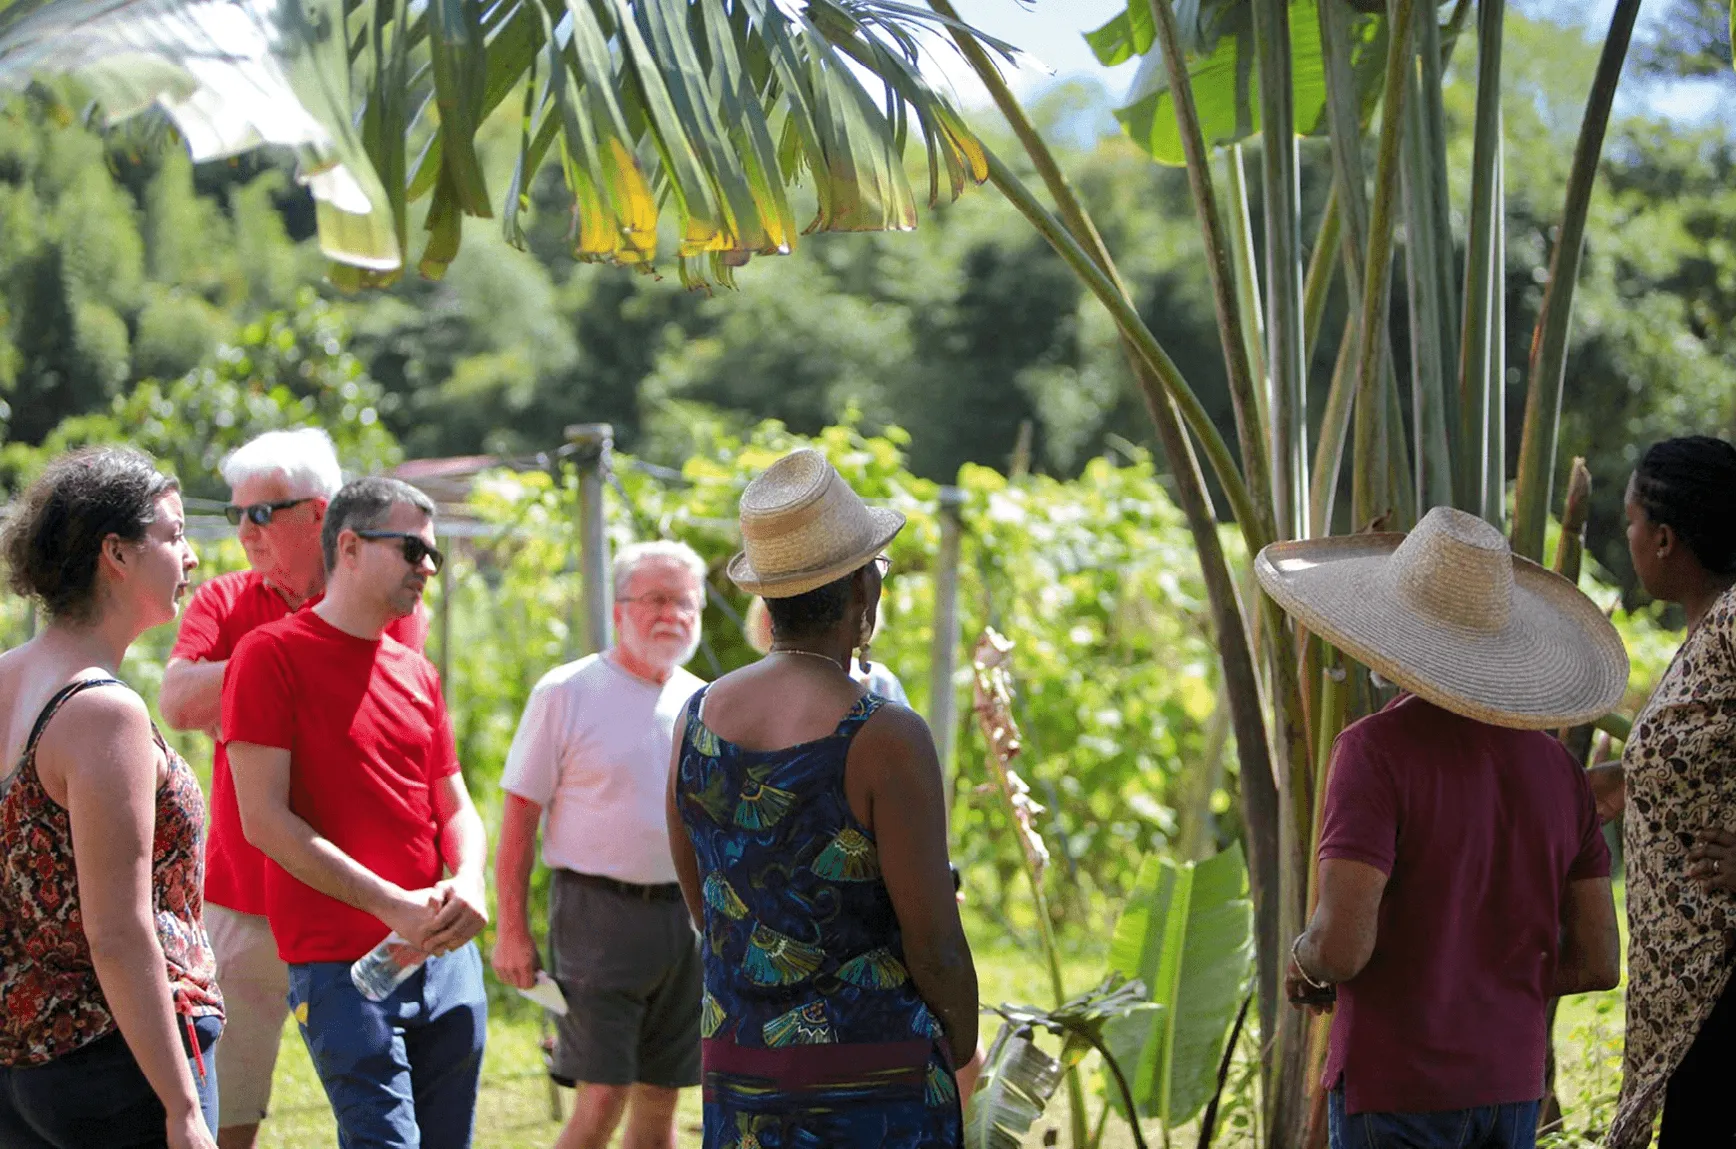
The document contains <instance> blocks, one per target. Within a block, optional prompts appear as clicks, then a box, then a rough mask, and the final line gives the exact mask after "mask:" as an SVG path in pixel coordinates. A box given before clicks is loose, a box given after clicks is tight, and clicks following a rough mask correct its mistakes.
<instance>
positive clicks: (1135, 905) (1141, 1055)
mask: <svg viewBox="0 0 1736 1149" xmlns="http://www.w3.org/2000/svg"><path fill="white" fill-rule="evenodd" d="M1109 964H1110V966H1111V968H1113V969H1114V970H1115V972H1116V973H1118V974H1120V975H1121V976H1123V977H1126V978H1130V979H1138V981H1140V982H1141V983H1143V985H1144V986H1146V987H1148V989H1147V993H1146V995H1145V1000H1146V1001H1147V1002H1148V1003H1150V1005H1151V1008H1150V1009H1149V1010H1147V1011H1144V1012H1141V1013H1133V1014H1129V1015H1128V1016H1126V1017H1124V1018H1121V1019H1118V1020H1117V1021H1115V1022H1113V1023H1112V1024H1111V1025H1110V1027H1109V1030H1108V1033H1107V1035H1106V1036H1107V1040H1108V1043H1109V1046H1110V1048H1111V1050H1112V1051H1113V1052H1114V1053H1115V1055H1116V1059H1117V1060H1118V1061H1119V1062H1120V1063H1121V1065H1122V1067H1123V1069H1124V1071H1125V1072H1126V1074H1127V1076H1128V1079H1129V1081H1130V1083H1131V1086H1132V1090H1133V1097H1134V1103H1135V1105H1136V1106H1137V1109H1138V1112H1139V1114H1140V1115H1141V1116H1144V1117H1156V1118H1158V1119H1160V1120H1161V1121H1162V1123H1163V1126H1164V1128H1165V1129H1172V1128H1174V1127H1176V1126H1178V1125H1182V1124H1185V1123H1186V1122H1188V1121H1191V1120H1193V1118H1194V1117H1195V1116H1197V1115H1198V1114H1199V1112H1200V1110H1201V1109H1203V1108H1204V1107H1205V1105H1206V1102H1207V1101H1209V1100H1210V1099H1211V1096H1212V1094H1213V1093H1214V1092H1215V1091H1216V1089H1217V1067H1218V1061H1219V1059H1220V1058H1221V1057H1222V1056H1223V1052H1224V1044H1225V1041H1226V1040H1227V1038H1228V1034H1229V1030H1230V1027H1231V1026H1232V1025H1233V1024H1234V1023H1235V1019H1236V1012H1237V1010H1238V1009H1239V1008H1240V1006H1241V1004H1242V1000H1243V998H1244V997H1245V995H1246V994H1247V993H1248V983H1249V980H1250V978H1251V977H1252V974H1253V965H1254V906H1253V903H1252V902H1250V901H1249V900H1248V871H1247V865H1246V863H1245V862H1244V861H1243V860H1242V850H1241V847H1240V845H1233V846H1231V847H1230V848H1229V849H1228V850H1225V851H1224V852H1223V853H1221V854H1218V855H1217V856H1215V857H1213V858H1209V859H1207V860H1206V861H1203V862H1199V863H1197V864H1196V863H1192V862H1182V863H1180V864H1179V865H1178V864H1177V863H1175V862H1172V861H1171V860H1169V859H1168V858H1164V857H1160V856H1157V855H1153V856H1151V857H1148V858H1146V859H1145V863H1144V865H1142V866H1141V867H1140V872H1139V879H1138V881H1137V882H1136V883H1135V885H1134V887H1133V889H1132V891H1131V892H1130V893H1129V894H1128V897H1127V901H1126V903H1125V904H1124V905H1123V907H1122V910H1121V921H1120V924H1118V925H1117V926H1116V928H1115V940H1114V942H1113V943H1112V944H1111V946H1110V951H1109Z"/></svg>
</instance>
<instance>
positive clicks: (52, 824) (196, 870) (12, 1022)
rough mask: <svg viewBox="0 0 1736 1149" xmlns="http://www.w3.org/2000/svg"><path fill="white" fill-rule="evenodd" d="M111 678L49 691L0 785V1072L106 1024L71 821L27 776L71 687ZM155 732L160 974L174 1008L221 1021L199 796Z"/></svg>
mask: <svg viewBox="0 0 1736 1149" xmlns="http://www.w3.org/2000/svg"><path fill="white" fill-rule="evenodd" d="M113 682H114V680H113V679H84V680H82V681H81V682H78V683H75V684H74V685H73V686H70V687H68V688H67V689H65V690H63V691H61V692H60V693H59V694H57V695H55V697H54V698H53V699H52V700H51V701H50V702H49V704H48V706H47V708H45V709H44V711H43V714H42V716H41V717H40V718H39V719H38V720H37V723H36V728H35V729H34V730H33V731H31V734H30V741H29V743H28V744H27V745H26V746H25V749H24V757H23V759H22V761H21V763H20V764H19V766H18V769H17V771H16V773H14V774H13V776H12V777H11V778H10V779H8V780H7V781H6V782H5V783H4V787H3V790H0V1066H7V1067H18V1066H26V1065H41V1064H43V1063H45V1062H48V1061H53V1060H54V1059H56V1058H59V1057H64V1056H66V1055H67V1054H69V1053H72V1052H74V1051H76V1050H78V1049H80V1048H82V1047H83V1046H85V1045H88V1044H90V1043H91V1042H93V1041H95V1040H96V1039H97V1038H99V1037H103V1036H105V1035H107V1034H109V1033H112V1032H113V1031H114V1029H115V1019H114V1015H113V1014H111V1013H110V1012H109V1008H108V999H107V998H105V997H104V996H103V991H102V986H101V985H100V984H99V983H98V981H97V976H96V966H95V964H94V963H93V962H92V961H91V956H90V943H89V942H88V941H86V940H85V936H84V918H83V915H82V914H81V913H80V910H79V897H78V873H77V870H76V868H75V867H74V864H73V857H72V821H71V819H70V817H69V816H68V815H67V812H66V807H64V806H62V805H61V804H60V803H58V802H56V801H55V800H54V799H53V798H52V797H50V796H49V793H48V791H47V790H46V789H45V788H44V787H43V785H42V778H41V776H40V775H38V774H37V772H36V741H37V739H38V738H39V737H40V736H41V734H42V731H43V729H44V728H45V727H46V726H47V725H48V722H49V719H51V718H53V716H54V714H55V712H56V711H57V710H58V709H59V708H60V707H61V706H62V705H64V704H65V702H66V701H67V699H69V698H71V697H72V696H73V695H74V694H76V693H77V692H78V691H79V690H82V689H85V688H88V687H93V686H105V685H109V684H110V683H113ZM153 734H155V730H154V728H153ZM156 737H157V747H158V749H160V750H161V751H162V752H163V754H164V756H165V757H166V758H167V760H168V771H167V775H166V777H165V778H164V780H163V783H162V785H160V786H158V787H157V801H156V826H155V833H154V840H153V842H152V849H151V903H152V905H151V908H152V911H153V915H154V917H155V918H156V925H157V940H158V941H159V942H161V943H162V947H163V958H164V963H165V965H164V970H163V973H164V976H165V977H166V978H167V979H168V982H169V989H170V991H171V993H172V994H173V995H174V999H175V1009H176V1011H177V1012H178V1013H180V1014H182V1015H184V1016H185V1017H187V1018H189V1019H190V1018H194V1017H219V1018H220V1017H222V1016H223V995H222V993H221V992H220V991H219V990H218V988H217V967H216V961H215V959H214V958H213V957H212V954H211V943H210V941H209V940H208V939H207V938H206V936H205V925H204V917H203V908H204V895H203V893H202V890H203V887H204V876H205V850H204V832H205V796H204V795H203V794H202V793H200V791H199V780H198V779H197V778H195V777H194V776H193V771H192V770H191V769H190V768H189V767H188V766H187V763H186V762H185V761H183V760H182V758H181V756H180V755H179V754H176V753H175V752H174V750H172V749H171V748H170V747H169V745H168V744H167V743H165V742H164V741H163V740H162V736H161V735H157V736H156Z"/></svg>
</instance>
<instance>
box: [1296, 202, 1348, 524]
mask: <svg viewBox="0 0 1736 1149" xmlns="http://www.w3.org/2000/svg"><path fill="white" fill-rule="evenodd" d="M1339 198H1340V197H1339V194H1338V181H1337V180H1333V181H1332V187H1331V189H1330V190H1329V191H1328V192H1327V193H1326V207H1325V208H1324V209H1323V210H1322V211H1321V213H1320V230H1319V231H1318V232H1316V233H1315V234H1314V250H1313V251H1310V252H1309V253H1308V274H1307V275H1305V276H1304V277H1303V278H1302V339H1303V343H1302V349H1303V353H1304V354H1305V355H1306V356H1307V358H1305V359H1304V360H1303V363H1304V364H1306V363H1307V362H1308V361H1309V360H1310V359H1312V358H1313V355H1314V345H1315V343H1316V342H1317V341H1318V340H1319V338H1320V324H1321V323H1322V322H1323V321H1324V320H1325V319H1326V300H1327V297H1328V296H1330V295H1331V294H1332V281H1333V279H1334V278H1336V276H1335V273H1336V272H1337V270H1338V262H1339V250H1340V246H1341V245H1340V236H1341V234H1342V232H1343V230H1344V217H1343V214H1342V213H1341V212H1340V211H1339V207H1338V201H1339ZM1310 518H1312V515H1311V516H1310ZM1314 529H1315V532H1316V533H1321V534H1323V533H1325V532H1324V531H1323V530H1322V529H1321V527H1320V524H1319V523H1318V522H1315V523H1314Z"/></svg>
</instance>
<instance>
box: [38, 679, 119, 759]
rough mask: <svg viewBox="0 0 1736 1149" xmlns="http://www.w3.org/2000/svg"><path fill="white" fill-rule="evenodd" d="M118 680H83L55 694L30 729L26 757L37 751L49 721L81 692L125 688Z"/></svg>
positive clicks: (68, 684)
mask: <svg viewBox="0 0 1736 1149" xmlns="http://www.w3.org/2000/svg"><path fill="white" fill-rule="evenodd" d="M125 685H126V683H124V682H122V681H121V680H120V679H118V678H81V679H79V680H78V681H77V682H69V683H67V684H66V685H65V686H63V687H61V688H60V689H59V690H57V691H55V692H54V697H53V698H50V699H49V700H48V705H46V706H44V707H43V708H42V713H41V714H38V715H37V716H36V725H35V726H32V727H31V728H30V741H28V742H26V743H25V744H24V757H26V758H28V757H30V752H31V751H32V750H35V749H36V741H37V739H39V738H41V737H42V732H43V731H44V730H45V729H47V727H48V721H49V719H51V718H53V717H54V715H55V713H56V712H57V711H59V709H60V708H61V707H62V706H64V705H66V703H67V702H68V701H70V700H71V699H72V697H73V696H74V695H76V694H78V693H79V692H80V691H84V690H89V689H90V688H91V687H93V686H125Z"/></svg>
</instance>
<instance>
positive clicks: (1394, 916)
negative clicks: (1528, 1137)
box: [1320, 695, 1609, 1113]
mask: <svg viewBox="0 0 1736 1149" xmlns="http://www.w3.org/2000/svg"><path fill="white" fill-rule="evenodd" d="M1320 857H1321V858H1323V859H1324V858H1343V859H1348V860H1350V861H1353V862H1364V863H1366V864H1368V865H1370V866H1373V867H1375V868H1376V869H1378V870H1380V871H1381V872H1383V873H1385V874H1386V875H1387V885H1386V893H1385V896H1384V897H1383V898H1382V899H1381V904H1380V920H1379V927H1378V928H1379V932H1378V933H1377V935H1376V937H1375V943H1374V955H1373V956H1372V957H1371V958H1370V959H1369V962H1368V965H1367V966H1366V967H1364V968H1363V971H1362V972H1361V973H1359V974H1357V975H1356V976H1355V977H1354V978H1352V979H1350V980H1349V981H1347V982H1345V983H1343V984H1342V985H1340V986H1339V987H1338V1006H1337V1009H1336V1011H1335V1012H1334V1014H1333V1019H1332V1041H1331V1048H1330V1052H1329V1053H1328V1054H1327V1058H1326V1081H1325V1083H1326V1085H1327V1086H1328V1087H1330V1086H1332V1085H1333V1084H1335V1083H1337V1082H1338V1080H1339V1078H1340V1076H1341V1075H1342V1077H1343V1083H1344V1102H1345V1110H1346V1112H1349V1113H1365V1112H1373V1113H1395V1112H1396V1113H1419V1112H1430V1111H1434V1110H1441V1109H1468V1108H1472V1107H1476V1106H1483V1105H1504V1104H1507V1103H1510V1102H1522V1101H1534V1100H1536V1099H1537V1098H1539V1097H1541V1096H1542V1095H1543V1046H1544V1007H1545V1003H1546V1002H1547V1001H1548V999H1549V990H1550V986H1551V983H1552V981H1553V979H1554V976H1555V962H1556V958H1557V956H1558V953H1559V950H1560V931H1561V902H1562V898H1563V896H1564V894H1565V892H1566V886H1567V883H1568V882H1570V881H1576V880H1578V879H1582V878H1601V877H1607V876H1608V875H1609V849H1608V847H1606V846H1605V845H1604V841H1603V833H1602V830H1601V827H1600V826H1599V823H1598V818H1597V808H1596V805H1595V804H1594V802H1593V800H1592V796H1591V786H1590V783H1589V782H1588V781H1587V779H1586V774H1585V771H1584V770H1583V769H1581V768H1580V766H1579V764H1578V763H1576V762H1574V761H1573V758H1572V757H1571V756H1570V755H1569V754H1568V753H1567V751H1566V750H1565V749H1563V748H1562V746H1561V744H1560V743H1559V742H1557V741H1556V740H1555V739H1554V738H1552V737H1550V736H1549V735H1547V734H1544V733H1541V732H1539V731H1526V730H1508V729H1505V728H1503V727H1499V726H1490V725H1488V724H1487V723H1482V722H1477V721H1475V720H1473V719H1470V718H1462V717H1460V716H1459V715H1456V714H1453V713H1450V712H1449V711H1446V710H1442V709H1441V708H1440V707H1438V706H1435V705H1433V704H1432V703H1429V702H1425V701H1423V700H1422V699H1420V698H1416V697H1414V696H1409V695H1406V696H1401V697H1400V698H1399V699H1398V700H1397V701H1396V702H1394V703H1393V704H1392V705H1390V706H1388V707H1387V708H1386V709H1385V710H1383V711H1381V712H1380V713H1379V714H1374V715H1371V716H1369V717H1367V718H1364V719H1362V720H1361V721H1360V722H1357V723H1355V724H1353V725H1352V726H1350V727H1349V728H1348V729H1346V730H1345V731H1344V733H1343V734H1341V735H1340V736H1339V738H1338V744H1337V746H1336V748H1335V749H1334V751H1333V764H1332V776H1331V778H1330V779H1329V780H1328V782H1327V787H1326V808H1325V818H1324V822H1323V825H1322V827H1321V832H1320Z"/></svg>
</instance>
